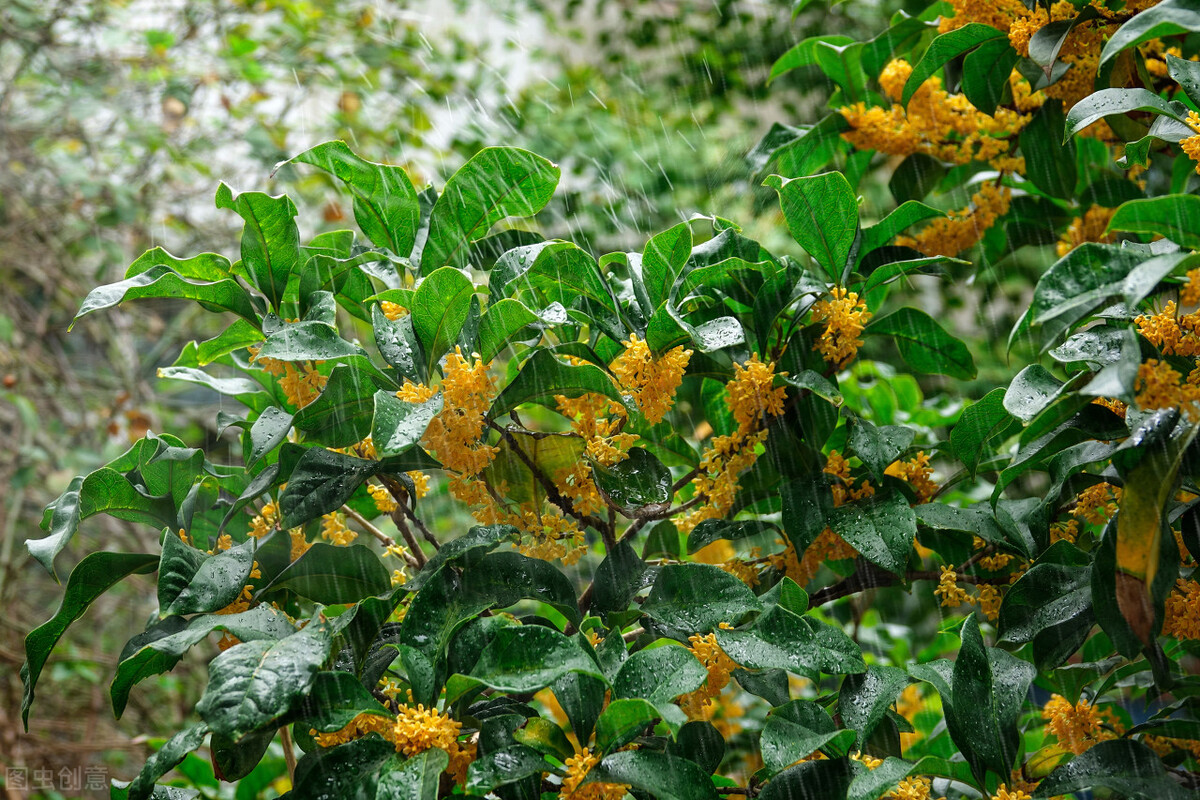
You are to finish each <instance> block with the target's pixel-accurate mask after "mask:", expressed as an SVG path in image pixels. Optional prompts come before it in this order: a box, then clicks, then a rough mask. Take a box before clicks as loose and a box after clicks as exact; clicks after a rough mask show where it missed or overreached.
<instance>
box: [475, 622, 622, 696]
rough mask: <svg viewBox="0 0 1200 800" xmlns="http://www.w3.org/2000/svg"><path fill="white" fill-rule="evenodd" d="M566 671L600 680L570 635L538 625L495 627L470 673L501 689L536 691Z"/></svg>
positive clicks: (601, 678)
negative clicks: (500, 628)
mask: <svg viewBox="0 0 1200 800" xmlns="http://www.w3.org/2000/svg"><path fill="white" fill-rule="evenodd" d="M568 672H581V673H583V674H585V675H590V676H592V677H594V678H598V679H600V680H603V679H604V675H603V674H601V672H600V667H598V666H597V665H596V662H595V661H593V660H592V659H591V657H590V656H588V655H587V654H586V653H584V651H583V649H582V648H581V647H580V646H579V645H578V644H577V643H576V642H575V641H574V640H572V639H569V638H567V637H566V636H563V635H562V634H561V633H559V632H558V631H554V630H551V629H549V628H543V627H541V626H538V625H521V626H519V627H515V628H504V629H502V630H500V631H497V633H496V636H495V638H493V639H492V641H491V642H489V643H488V645H487V647H485V648H484V649H483V652H482V653H481V654H480V656H479V662H478V663H476V665H475V668H474V669H473V670H472V671H471V677H472V678H474V679H476V680H478V681H479V682H481V683H483V684H486V685H487V686H490V687H492V688H493V689H499V690H500V691H503V692H536V691H538V690H539V689H544V688H546V687H547V686H549V685H550V684H552V683H553V682H554V681H556V680H558V678H560V677H562V676H563V675H564V674H566V673H568Z"/></svg>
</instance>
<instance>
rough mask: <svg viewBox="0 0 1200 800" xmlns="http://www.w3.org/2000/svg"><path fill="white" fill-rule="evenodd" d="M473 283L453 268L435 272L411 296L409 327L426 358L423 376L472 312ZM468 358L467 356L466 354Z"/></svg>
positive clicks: (444, 352)
mask: <svg viewBox="0 0 1200 800" xmlns="http://www.w3.org/2000/svg"><path fill="white" fill-rule="evenodd" d="M474 294H475V284H473V283H471V279H470V278H468V277H467V276H466V275H463V274H462V272H460V271H459V270H457V269H455V268H454V267H443V268H441V269H438V270H434V272H433V274H431V275H430V276H429V277H427V278H425V280H423V281H421V283H420V285H419V286H417V293H416V295H415V296H414V297H413V306H412V324H413V331H414V332H415V333H416V335H417V341H418V342H420V343H421V351H422V352H423V353H424V355H425V370H426V373H428V374H432V372H433V368H434V367H435V366H436V365H437V363H438V361H440V360H441V358H442V356H443V355H445V354H446V353H447V351H449V350H450V348H451V347H452V346H453V345H454V341H455V340H456V339H457V338H458V334H459V331H461V330H462V328H463V323H465V322H466V321H467V315H468V313H469V312H470V310H471V298H472V297H473V296H474ZM466 356H467V357H469V356H470V354H469V353H468V354H466Z"/></svg>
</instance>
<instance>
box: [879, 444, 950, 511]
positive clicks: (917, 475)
mask: <svg viewBox="0 0 1200 800" xmlns="http://www.w3.org/2000/svg"><path fill="white" fill-rule="evenodd" d="M884 474H885V475H891V476H892V477H893V478H899V479H900V480H902V481H905V482H906V483H908V485H909V486H911V487H912V488H913V491H914V492H916V494H917V504H918V505H920V504H923V503H928V502H929V501H930V500H932V499H933V496H934V495H935V494H937V491H938V485H937V484H936V483H934V481H933V480H932V477H933V468H932V467H930V466H929V455H928V454H927V453H926V452H925V451H924V450H919V451H917V454H916V455H915V456H913V457H912V458H910V459H908V460H907V461H894V462H892V463H891V464H889V465H888V468H887V469H886V470H884Z"/></svg>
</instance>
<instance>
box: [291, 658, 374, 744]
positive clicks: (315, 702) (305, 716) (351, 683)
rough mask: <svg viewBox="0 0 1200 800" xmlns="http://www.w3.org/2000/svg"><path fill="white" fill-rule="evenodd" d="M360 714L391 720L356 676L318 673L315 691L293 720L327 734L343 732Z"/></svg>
mask: <svg viewBox="0 0 1200 800" xmlns="http://www.w3.org/2000/svg"><path fill="white" fill-rule="evenodd" d="M359 714H376V715H379V716H383V717H388V718H390V717H391V716H392V713H391V711H390V710H389V709H388V708H387V707H385V706H384V705H383V704H382V703H380V702H379V700H377V699H376V698H375V696H374V695H373V694H371V692H370V691H369V690H368V689H367V688H366V687H365V686H363V685H362V682H361V681H360V680H359V679H358V677H356V676H355V675H354V674H353V673H350V672H318V673H317V676H316V677H315V678H314V679H313V684H312V690H311V691H310V692H309V693H308V696H307V697H305V698H304V699H303V700H302V701H301V702H300V703H299V704H298V705H297V706H296V708H295V709H294V713H293V716H296V717H299V718H300V719H301V720H303V721H304V722H305V723H306V724H308V725H311V726H312V727H314V728H316V729H317V730H318V731H321V732H327V731H336V730H341V729H342V728H344V727H345V726H346V725H348V724H349V723H350V721H351V720H353V719H354V718H355V717H356V716H358V715H359Z"/></svg>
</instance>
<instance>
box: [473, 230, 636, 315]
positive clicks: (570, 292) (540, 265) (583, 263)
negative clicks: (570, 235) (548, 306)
mask: <svg viewBox="0 0 1200 800" xmlns="http://www.w3.org/2000/svg"><path fill="white" fill-rule="evenodd" d="M514 286H515V287H517V288H518V289H538V290H540V291H542V292H544V293H545V295H546V297H547V298H548V299H550V300H552V301H554V302H558V303H561V304H562V305H564V306H573V305H575V302H576V300H578V299H579V298H581V297H582V298H586V299H587V300H591V301H593V302H595V303H597V304H598V305H599V306H600V307H602V308H605V309H608V310H609V311H616V305H615V304H614V302H613V298H612V295H611V293H610V291H609V289H608V285H607V284H606V283H605V280H604V278H603V276H602V275H601V274H600V270H599V268H598V267H597V266H596V259H594V258H592V257H591V256H590V255H589V254H588V253H587V252H585V251H584V250H582V249H580V247H579V246H578V245H576V244H574V243H572V242H563V241H557V240H552V241H548V242H538V243H537V244H531V245H526V246H524V247H517V248H514V249H512V250H509V251H508V252H507V253H505V254H504V255H502V256H500V258H499V259H497V261H496V266H495V267H493V268H492V274H491V277H490V279H489V281H488V291H489V292H490V294H491V297H492V298H493V299H498V298H500V297H502V296H503V295H504V294H505V293H506V291H508V290H509V289H510V287H514Z"/></svg>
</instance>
